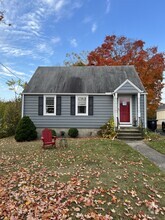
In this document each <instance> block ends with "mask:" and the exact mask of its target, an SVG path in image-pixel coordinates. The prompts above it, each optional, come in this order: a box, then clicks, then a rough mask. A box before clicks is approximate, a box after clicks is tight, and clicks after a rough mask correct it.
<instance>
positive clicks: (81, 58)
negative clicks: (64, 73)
mask: <svg viewBox="0 0 165 220" xmlns="http://www.w3.org/2000/svg"><path fill="white" fill-rule="evenodd" d="M88 54H89V52H87V51H82V52H80V53H74V52H72V53H71V54H69V53H67V54H66V60H65V61H64V65H65V66H86V65H88V59H87V57H88Z"/></svg>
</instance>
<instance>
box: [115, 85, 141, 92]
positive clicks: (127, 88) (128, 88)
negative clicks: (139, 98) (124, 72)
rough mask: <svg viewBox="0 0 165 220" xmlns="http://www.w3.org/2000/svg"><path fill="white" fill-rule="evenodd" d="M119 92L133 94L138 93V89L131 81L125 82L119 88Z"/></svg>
mask: <svg viewBox="0 0 165 220" xmlns="http://www.w3.org/2000/svg"><path fill="white" fill-rule="evenodd" d="M117 92H118V93H120V94H122V93H123V94H126V93H127V94H133V93H137V92H138V91H137V89H136V88H135V87H134V86H132V85H131V84H130V83H129V82H127V83H125V84H124V85H123V86H122V87H121V88H120V89H119V90H117Z"/></svg>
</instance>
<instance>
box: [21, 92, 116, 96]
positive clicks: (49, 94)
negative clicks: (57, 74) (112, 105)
mask: <svg viewBox="0 0 165 220" xmlns="http://www.w3.org/2000/svg"><path fill="white" fill-rule="evenodd" d="M22 94H23V95H79V96H81V95H82V96H83V95H106V93H26V92H25V93H22ZM110 94H111V93H110ZM111 95H112V94H111Z"/></svg>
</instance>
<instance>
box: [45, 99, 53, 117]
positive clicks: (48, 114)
mask: <svg viewBox="0 0 165 220" xmlns="http://www.w3.org/2000/svg"><path fill="white" fill-rule="evenodd" d="M48 97H53V98H54V113H47V112H46V98H48ZM44 115H47V116H52V115H56V96H55V95H44Z"/></svg>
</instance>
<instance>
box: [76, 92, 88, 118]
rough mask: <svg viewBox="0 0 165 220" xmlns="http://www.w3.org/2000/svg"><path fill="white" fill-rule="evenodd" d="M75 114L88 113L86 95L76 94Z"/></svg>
mask: <svg viewBox="0 0 165 220" xmlns="http://www.w3.org/2000/svg"><path fill="white" fill-rule="evenodd" d="M76 115H88V96H76Z"/></svg>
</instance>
